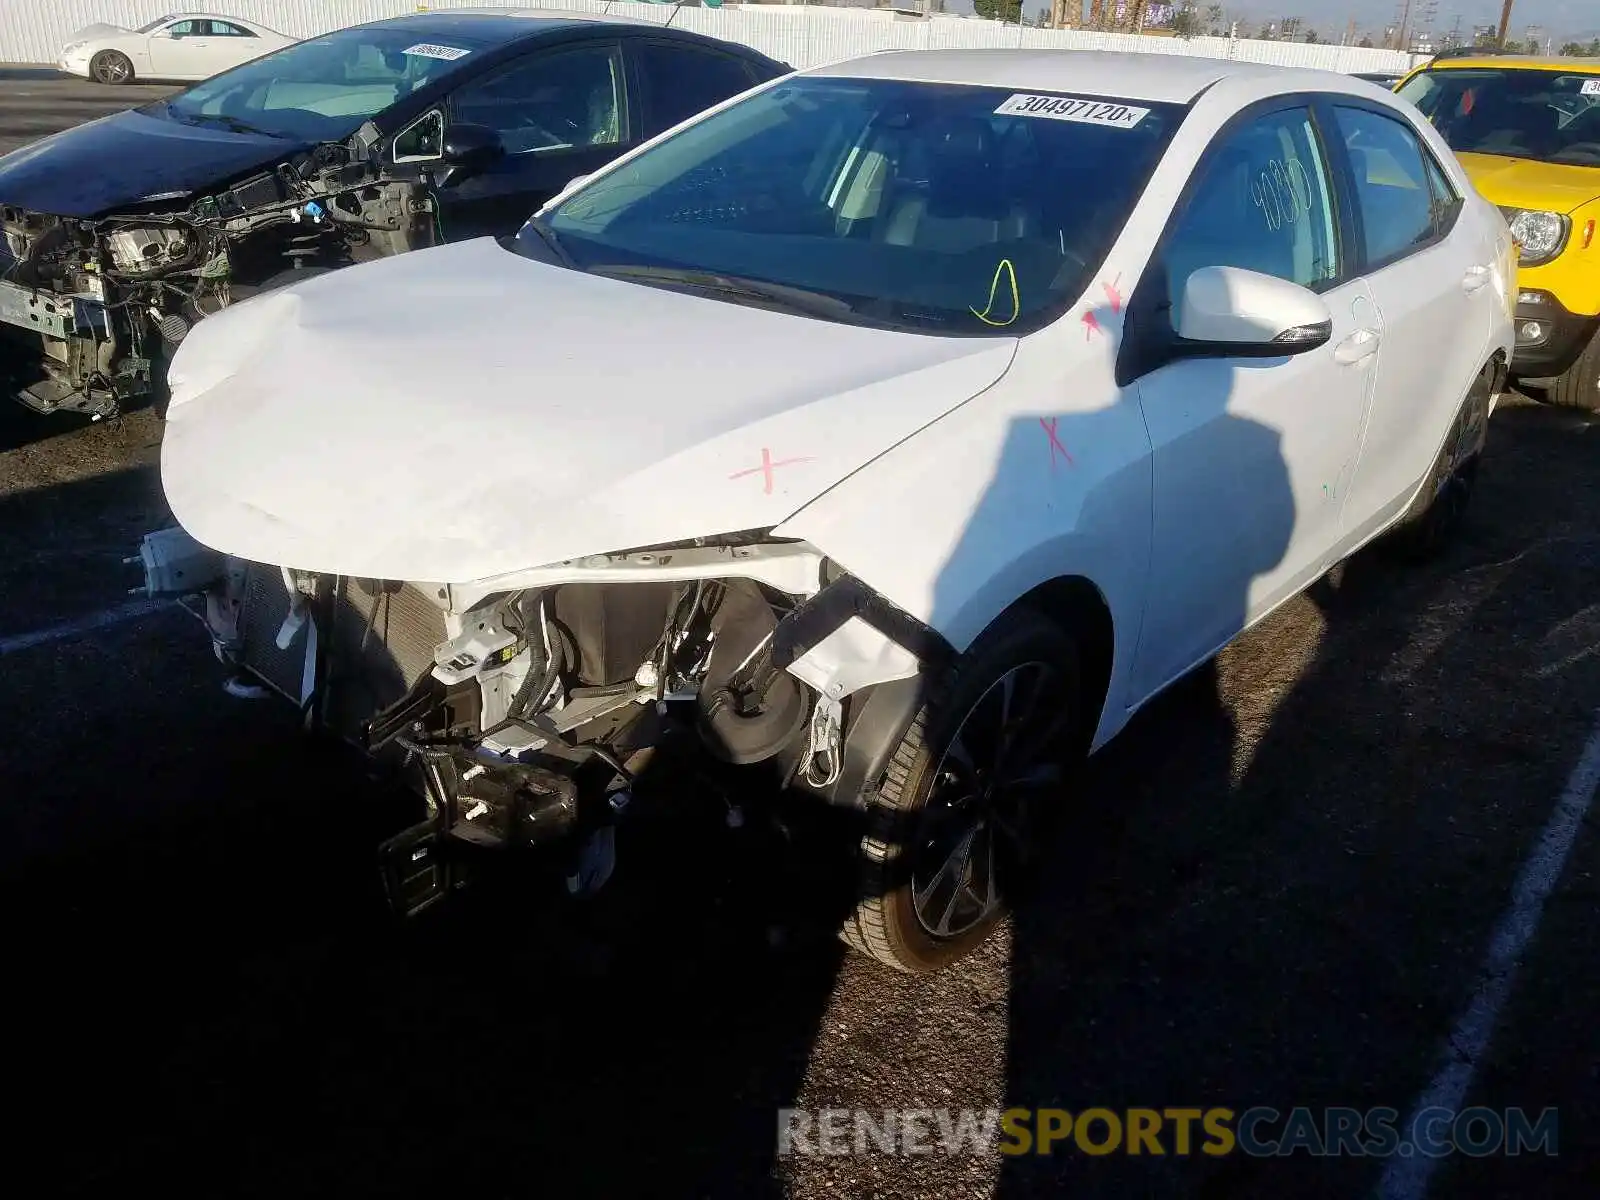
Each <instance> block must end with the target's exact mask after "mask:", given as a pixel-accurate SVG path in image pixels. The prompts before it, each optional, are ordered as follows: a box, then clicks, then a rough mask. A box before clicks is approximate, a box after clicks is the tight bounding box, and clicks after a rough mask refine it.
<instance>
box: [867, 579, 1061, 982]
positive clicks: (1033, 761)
mask: <svg viewBox="0 0 1600 1200" xmlns="http://www.w3.org/2000/svg"><path fill="white" fill-rule="evenodd" d="M1081 713H1082V699H1081V696H1080V694H1079V671H1078V653H1077V646H1076V644H1075V643H1074V641H1073V639H1072V638H1071V637H1069V636H1068V635H1067V634H1066V633H1065V632H1064V631H1063V630H1062V629H1061V628H1060V627H1059V626H1058V625H1056V624H1055V623H1054V622H1052V621H1049V620H1047V619H1046V618H1045V617H1043V616H1041V615H1039V614H1037V613H1034V612H1031V611H1027V610H1016V611H1014V612H1012V613H1010V614H1008V615H1007V616H1005V617H1003V618H1002V619H1001V621H1000V622H998V623H997V624H996V625H995V626H994V627H992V628H991V629H990V630H989V631H988V632H986V633H985V634H984V635H983V636H982V637H981V638H979V639H978V641H977V643H975V644H974V645H973V647H972V648H971V649H970V650H969V651H968V652H967V653H966V654H965V655H964V656H963V657H962V659H961V661H960V662H959V664H958V665H957V666H956V667H955V669H954V670H953V672H952V673H951V675H950V676H949V678H948V679H947V681H946V683H945V684H944V686H943V688H942V689H941V691H940V693H938V694H936V695H934V696H933V697H931V698H930V699H929V700H928V701H927V702H926V703H925V704H924V705H923V707H922V709H921V710H920V711H919V712H918V713H917V716H916V717H915V719H913V721H912V722H911V724H910V726H909V727H908V728H907V730H906V732H905V733H904V735H902V737H901V740H900V744H899V745H898V746H897V747H896V749H895V752H894V754H893V756H892V758H891V759H890V765H889V768H888V770H887V772H886V774H885V777H884V780H883V782H882V785H881V786H880V788H879V790H878V792H877V794H876V796H875V797H874V799H873V806H872V809H871V812H870V816H869V820H870V825H869V829H868V832H867V835H866V836H865V837H864V838H863V839H862V843H861V847H860V855H861V861H860V867H861V888H862V891H861V893H860V899H859V900H858V903H857V906H856V910H855V912H854V913H853V914H852V916H851V918H850V919H849V920H848V921H847V922H846V924H845V927H844V928H843V929H842V930H841V936H842V937H843V938H844V940H845V941H846V942H847V943H848V944H849V945H851V946H853V947H854V948H855V949H857V950H859V951H861V952H862V953H863V954H868V955H871V956H872V957H873V958H875V959H877V960H878V961H879V962H881V963H884V964H885V965H887V966H890V967H893V968H895V969H896V970H899V971H904V972H907V973H909V974H923V973H926V972H929V971H934V970H937V969H939V968H940V967H943V966H945V965H946V964H947V963H950V962H953V961H954V960H955V959H957V958H960V957H961V956H963V955H964V954H966V953H967V952H969V951H970V950H972V949H974V948H975V947H976V946H978V945H979V944H980V943H981V942H982V941H984V939H985V938H987V937H988V936H989V934H990V932H992V931H993V929H994V927H995V926H996V925H997V924H998V923H999V921H1000V920H1001V918H1002V917H1003V916H1004V915H1005V912H1006V909H1007V901H1008V898H1011V897H1014V896H1015V892H1016V887H1017V885H1018V884H1020V883H1022V882H1023V881H1024V880H1026V879H1027V878H1028V877H1029V876H1030V875H1031V873H1032V867H1033V866H1034V864H1035V862H1036V861H1037V857H1038V852H1039V850H1040V849H1041V846H1042V841H1043V837H1042V835H1043V834H1044V833H1045V832H1046V831H1047V829H1048V827H1049V825H1050V820H1049V818H1050V817H1051V816H1053V815H1054V814H1055V812H1056V811H1058V810H1059V808H1060V805H1061V789H1062V785H1063V783H1064V782H1065V779H1066V775H1067V768H1068V766H1069V765H1070V764H1071V763H1072V762H1073V760H1074V759H1075V758H1077V757H1079V756H1081V754H1082V752H1083V745H1082V740H1081V738H1080V736H1079V734H1080V731H1081Z"/></svg>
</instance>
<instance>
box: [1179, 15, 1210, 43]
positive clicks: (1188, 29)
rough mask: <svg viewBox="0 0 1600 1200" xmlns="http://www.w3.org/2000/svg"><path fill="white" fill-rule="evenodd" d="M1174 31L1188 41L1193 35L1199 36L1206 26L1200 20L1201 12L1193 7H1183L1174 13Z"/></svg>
mask: <svg viewBox="0 0 1600 1200" xmlns="http://www.w3.org/2000/svg"><path fill="white" fill-rule="evenodd" d="M1171 28H1172V32H1173V33H1174V34H1176V35H1177V36H1178V37H1181V38H1183V39H1184V40H1185V41H1187V40H1188V39H1189V38H1192V37H1199V36H1200V35H1201V34H1202V33H1204V32H1205V26H1204V25H1202V24H1201V22H1200V14H1199V13H1197V12H1196V11H1195V10H1194V9H1192V8H1182V9H1179V10H1178V11H1177V12H1175V13H1173V14H1172V26H1171Z"/></svg>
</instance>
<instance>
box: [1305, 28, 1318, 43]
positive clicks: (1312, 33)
mask: <svg viewBox="0 0 1600 1200" xmlns="http://www.w3.org/2000/svg"><path fill="white" fill-rule="evenodd" d="M1321 40H1322V35H1321V34H1320V33H1318V32H1317V31H1316V30H1315V29H1308V30H1306V41H1307V42H1308V43H1309V44H1310V45H1313V46H1315V45H1316V44H1317V43H1318V42H1320V41H1321Z"/></svg>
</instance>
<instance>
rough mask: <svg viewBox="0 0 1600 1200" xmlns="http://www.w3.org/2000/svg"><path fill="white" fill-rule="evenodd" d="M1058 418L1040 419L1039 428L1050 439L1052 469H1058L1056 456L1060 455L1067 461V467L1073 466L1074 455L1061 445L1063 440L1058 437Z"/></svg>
mask: <svg viewBox="0 0 1600 1200" xmlns="http://www.w3.org/2000/svg"><path fill="white" fill-rule="evenodd" d="M1056 421H1057V418H1056V417H1040V418H1039V428H1040V429H1042V430H1044V435H1045V437H1047V438H1049V439H1050V469H1051V470H1052V471H1054V470H1055V469H1056V455H1057V454H1060V455H1061V457H1062V458H1064V459H1066V460H1067V466H1069V467H1070V466H1072V465H1073V462H1072V455H1070V454H1068V453H1067V448H1066V447H1065V446H1063V445H1062V444H1061V439H1060V438H1058V437H1056Z"/></svg>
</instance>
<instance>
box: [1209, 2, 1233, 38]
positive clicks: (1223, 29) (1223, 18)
mask: <svg viewBox="0 0 1600 1200" xmlns="http://www.w3.org/2000/svg"><path fill="white" fill-rule="evenodd" d="M1206 24H1207V25H1208V26H1210V28H1211V36H1212V37H1224V36H1226V34H1227V32H1228V10H1227V9H1225V8H1223V7H1222V5H1220V4H1208V5H1206Z"/></svg>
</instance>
